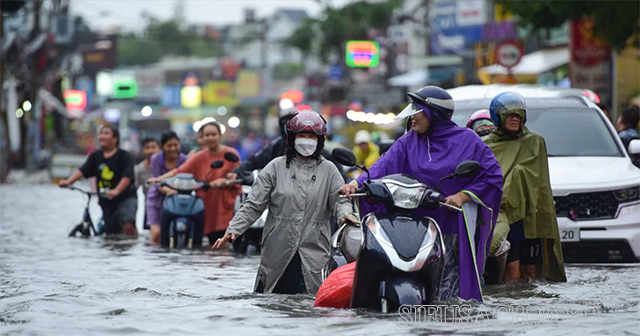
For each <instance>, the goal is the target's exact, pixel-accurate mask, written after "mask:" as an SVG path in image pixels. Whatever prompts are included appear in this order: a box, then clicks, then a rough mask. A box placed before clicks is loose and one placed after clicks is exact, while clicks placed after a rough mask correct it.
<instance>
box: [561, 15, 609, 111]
mask: <svg viewBox="0 0 640 336" xmlns="http://www.w3.org/2000/svg"><path fill="white" fill-rule="evenodd" d="M593 24H594V21H593V19H581V20H574V21H572V22H571V25H570V33H569V35H570V37H569V48H570V52H571V59H570V62H569V77H570V78H571V87H574V88H584V89H591V90H593V91H594V92H595V93H597V94H598V95H599V96H600V100H601V101H602V102H603V103H604V104H606V105H608V106H611V49H610V48H609V46H608V45H607V43H606V42H605V41H604V40H602V39H599V38H595V37H594V36H593Z"/></svg>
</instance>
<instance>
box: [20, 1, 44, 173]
mask: <svg viewBox="0 0 640 336" xmlns="http://www.w3.org/2000/svg"><path fill="white" fill-rule="evenodd" d="M41 7H42V0H34V2H33V21H34V22H33V24H34V26H33V31H32V32H31V40H32V41H33V40H35V39H37V38H38V36H39V35H40V8H41ZM37 57H38V55H37V54H36V53H35V52H34V54H33V55H32V58H33V60H34V61H33V62H31V82H30V85H29V101H30V102H31V104H32V106H33V107H32V109H31V111H29V112H27V113H25V114H24V123H25V126H26V128H25V132H24V133H23V134H22V138H23V139H24V140H23V146H22V155H23V156H22V157H23V160H24V162H25V165H26V168H27V171H28V172H30V171H31V170H32V169H33V166H34V164H33V159H34V157H33V155H34V153H33V148H34V140H35V139H34V138H35V131H36V127H38V125H37V124H34V120H35V122H37V119H35V118H32V115H34V114H37V113H38V111H37V110H38V109H39V108H40V104H38V102H37V101H36V100H37V99H38V91H39V90H40V85H39V80H40V73H39V69H38V66H39V62H38V60H37ZM25 140H26V141H25ZM25 145H26V146H25Z"/></svg>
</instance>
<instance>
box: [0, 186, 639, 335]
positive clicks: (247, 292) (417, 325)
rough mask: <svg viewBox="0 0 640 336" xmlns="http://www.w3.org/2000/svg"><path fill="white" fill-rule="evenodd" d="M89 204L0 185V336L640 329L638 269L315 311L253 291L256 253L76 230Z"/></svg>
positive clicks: (592, 269) (300, 300) (298, 301)
mask: <svg viewBox="0 0 640 336" xmlns="http://www.w3.org/2000/svg"><path fill="white" fill-rule="evenodd" d="M79 186H82V184H79ZM84 203H85V199H84V196H83V195H82V194H80V193H78V192H74V191H71V190H64V189H60V188H57V187H55V186H52V185H0V334H2V335H5V334H6V335H16V334H19V335H63V334H64V335H90V334H92V335H93V334H137V335H138V334H140V335H169V334H172V335H216V334H223V333H224V334H228V333H229V332H246V333H247V334H266V333H269V334H276V335H300V334H305V335H306V334H353V335H365V334H366V335H388V334H393V335H398V334H464V335H503V334H505V335H506V334H545V335H567V334H581V335H623V334H625V335H637V334H638V333H640V305H639V304H640V272H639V271H640V267H638V265H626V266H615V267H613V266H572V265H569V266H567V277H568V282H567V283H560V284H554V283H546V282H536V283H533V284H523V285H511V286H496V287H492V288H485V290H484V291H485V296H486V302H485V303H483V304H473V303H458V304H459V305H461V306H459V307H456V308H450V309H454V310H455V309H457V310H458V312H457V313H456V314H453V315H451V314H450V315H449V317H447V318H443V317H442V315H438V314H431V312H429V313H425V311H422V312H421V313H420V312H419V313H417V314H416V313H414V312H412V311H410V310H405V311H404V312H402V313H400V314H397V313H396V314H387V315H383V314H380V313H373V312H367V311H362V310H339V309H327V308H314V307H313V301H314V298H313V297H311V296H306V295H295V296H291V295H289V296H285V295H258V294H254V293H252V289H253V283H254V277H255V273H256V270H257V266H258V262H259V257H236V256H234V255H232V254H231V253H229V252H210V251H193V252H187V251H184V252H167V251H165V250H163V249H160V248H157V247H154V246H150V245H148V244H147V240H148V232H144V233H143V234H142V235H141V237H140V238H138V239H137V240H104V239H103V238H95V237H92V238H90V239H82V238H68V237H67V233H68V232H69V230H70V229H71V228H72V226H73V224H74V223H75V222H77V221H79V220H80V218H81V215H82V210H83V208H84ZM91 213H92V217H93V218H94V221H95V220H97V218H98V217H99V215H100V208H99V207H98V205H97V203H95V202H94V203H93V204H92V206H91ZM139 217H140V216H139ZM436 316H440V320H435V318H436ZM451 316H453V318H452V317H451Z"/></svg>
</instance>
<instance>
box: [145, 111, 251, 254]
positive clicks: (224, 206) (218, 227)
mask: <svg viewBox="0 0 640 336" xmlns="http://www.w3.org/2000/svg"><path fill="white" fill-rule="evenodd" d="M200 131H201V132H202V133H203V140H204V145H205V147H204V148H203V150H201V151H199V152H197V153H196V154H195V155H193V156H192V157H191V158H189V159H188V160H187V161H186V162H185V163H183V164H182V165H181V166H180V167H178V168H176V169H173V170H171V171H170V172H168V173H166V174H164V175H162V176H159V177H157V178H151V179H149V182H151V183H157V182H160V181H162V180H164V179H166V178H170V177H173V176H175V175H176V174H179V173H189V174H193V176H194V177H195V178H196V179H198V180H201V181H210V182H209V185H210V186H211V187H212V188H210V189H208V190H207V191H204V190H199V191H198V196H199V197H200V198H202V200H203V201H204V207H205V208H204V232H203V233H204V235H205V236H207V238H208V239H209V244H213V243H214V242H215V241H216V240H217V239H218V238H221V237H222V236H224V232H225V230H226V229H227V227H228V226H229V222H230V221H231V219H232V218H233V206H234V204H235V201H236V197H237V196H238V195H240V193H241V192H242V189H241V186H240V185H238V184H232V185H229V186H227V185H226V182H227V181H228V180H227V179H226V178H225V176H226V175H227V174H228V173H230V172H231V171H232V170H233V169H234V168H236V167H237V166H238V165H239V164H240V161H238V162H230V161H227V160H225V159H224V154H225V153H227V152H230V153H233V154H235V155H236V156H238V158H239V157H240V155H239V154H238V151H236V150H235V149H234V148H232V147H229V146H225V145H223V144H222V143H221V142H220V139H221V138H222V132H221V129H220V124H218V123H217V122H209V123H207V124H204V125H202V129H201V130H200ZM217 160H222V161H223V162H224V165H223V166H222V168H218V169H211V163H212V162H214V161H217Z"/></svg>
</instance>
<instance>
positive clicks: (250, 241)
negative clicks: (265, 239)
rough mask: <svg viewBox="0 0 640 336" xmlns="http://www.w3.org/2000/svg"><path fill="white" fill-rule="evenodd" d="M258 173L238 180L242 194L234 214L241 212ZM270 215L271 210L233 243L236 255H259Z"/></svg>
mask: <svg viewBox="0 0 640 336" xmlns="http://www.w3.org/2000/svg"><path fill="white" fill-rule="evenodd" d="M257 175H258V173H257V171H253V172H252V173H251V174H245V175H244V176H242V177H241V178H240V179H238V180H237V181H238V183H240V184H242V194H241V195H240V196H238V199H237V200H236V204H235V206H234V210H233V212H234V214H235V213H236V212H238V210H240V206H241V205H242V202H244V201H245V200H246V199H247V198H248V197H249V192H250V191H251V185H253V181H255V179H256V177H257ZM268 214H269V210H268V209H267V210H265V211H264V212H263V213H262V215H261V216H260V218H258V219H257V220H256V221H255V222H254V223H253V224H251V226H250V227H249V229H248V230H247V231H246V232H245V233H243V234H242V235H240V236H238V237H237V238H236V239H235V240H234V241H233V243H232V247H233V250H234V251H235V252H236V253H240V254H246V255H258V254H260V251H261V246H260V241H261V240H262V230H263V228H264V224H265V221H266V220H267V215H268Z"/></svg>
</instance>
